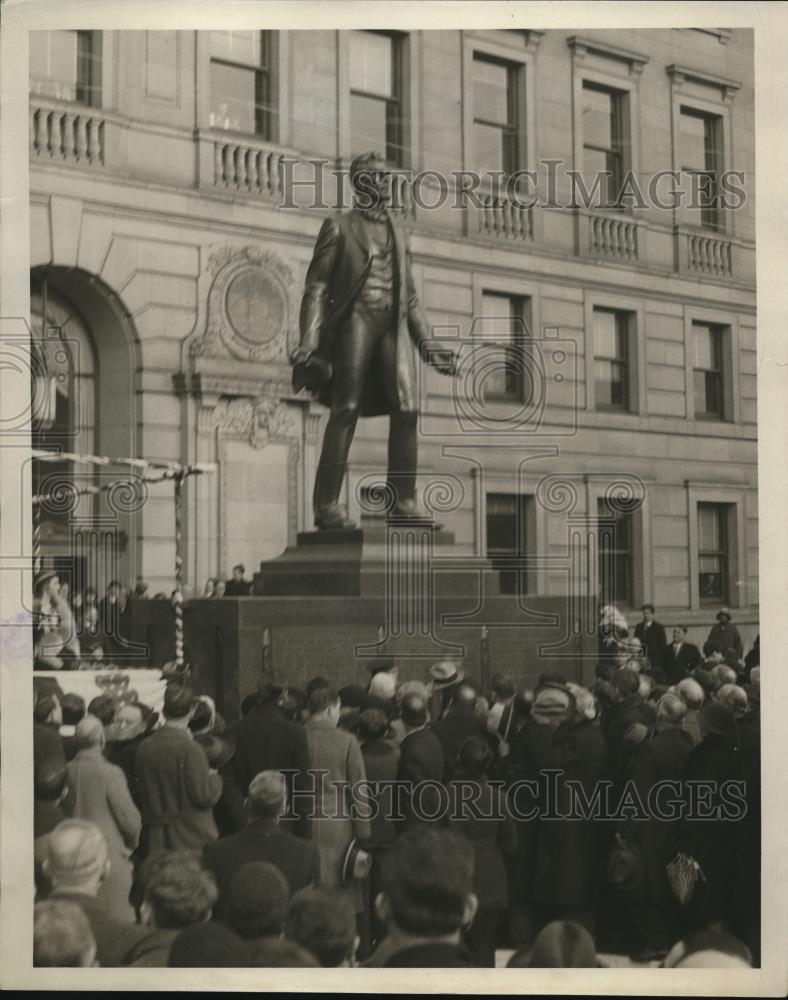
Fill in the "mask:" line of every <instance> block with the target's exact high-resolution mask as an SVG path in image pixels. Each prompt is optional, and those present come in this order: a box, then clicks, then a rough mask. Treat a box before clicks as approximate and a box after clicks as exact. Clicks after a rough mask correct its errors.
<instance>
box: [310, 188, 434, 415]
mask: <svg viewBox="0 0 788 1000" xmlns="http://www.w3.org/2000/svg"><path fill="white" fill-rule="evenodd" d="M387 218H388V222H389V225H390V226H391V231H392V237H393V240H394V254H393V260H394V267H395V272H396V273H395V275H394V279H395V281H394V287H395V295H394V302H395V308H396V317H395V323H396V329H397V362H396V364H397V393H398V397H399V408H400V410H404V411H415V410H417V409H418V391H417V383H416V367H415V365H416V359H415V351H414V345H415V346H416V347H417V348H419V349H423V345H424V342H425V341H426V340H428V339H429V328H428V325H427V320H426V317H425V315H424V311H423V309H422V306H421V302H420V301H419V296H418V294H417V292H416V286H415V284H414V281H413V274H412V270H411V263H410V255H409V253H408V249H407V243H406V236H405V232H404V230H403V228H402V226H401V224H400V223H399V222H396V221H395V220H394V219H393V218H392V217H391V216H390V215H388V213H387ZM371 263H372V241H371V227H370V223H369V222H368V220H367V218H366V216H365V215H364V213H363V212H361V211H359V210H358V209H356V208H354V209H352V210H351V211H349V212H345V213H343V214H342V215H339V216H334V217H330V218H328V219H326V220H325V222H324V223H323V225H322V227H321V229H320V233H319V234H318V237H317V242H316V244H315V249H314V252H313V255H312V262H311V264H310V265H309V270H308V271H307V275H306V283H305V289H304V297H303V299H302V302H301V316H300V328H301V347H302V349H304V350H307V351H310V352H313V353H315V354H317V355H318V356H319V357H321V358H323V359H324V360H325V361H328V362H329V363H330V364H332V365H333V358H334V351H335V345H336V343H337V339H338V338H339V337H342V335H343V332H344V330H345V328H346V326H347V324H348V321H349V319H350V316H351V313H352V311H353V306H354V304H355V301H356V299H357V298H358V295H359V293H360V291H361V289H362V288H363V287H364V282H365V281H366V280H367V276H368V275H369V270H370V267H371ZM331 391H332V382H331V381H329V382H327V383H326V384H325V385H323V386H322V387H321V388H320V390H319V391H318V393H317V395H318V399H319V400H320V402H321V403H324V404H325V405H326V406H331ZM360 412H361V415H362V416H364V417H374V416H380V415H382V414H385V413H389V412H390V409H389V404H388V401H387V393H386V391H385V387H384V384H383V380H382V379H381V376H380V373H379V372H376V371H375V369H374V366H373V367H372V369H371V370H370V371H369V373H368V375H367V379H366V382H365V385H364V391H363V394H362V399H361V408H360Z"/></svg>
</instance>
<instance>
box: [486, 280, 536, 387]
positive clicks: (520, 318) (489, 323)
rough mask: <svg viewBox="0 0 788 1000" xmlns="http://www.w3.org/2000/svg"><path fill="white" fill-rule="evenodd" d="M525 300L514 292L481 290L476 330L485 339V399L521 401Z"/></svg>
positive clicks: (523, 370)
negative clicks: (480, 309) (480, 306)
mask: <svg viewBox="0 0 788 1000" xmlns="http://www.w3.org/2000/svg"><path fill="white" fill-rule="evenodd" d="M524 310H525V302H524V300H523V299H522V298H521V297H520V296H517V295H502V294H499V293H497V292H482V315H481V317H480V320H479V322H478V323H477V325H476V331H475V332H476V333H477V334H479V335H480V336H481V337H482V338H483V339H484V343H485V356H484V359H483V363H484V365H485V371H484V378H483V380H482V381H481V382H480V389H481V391H482V393H483V394H484V397H485V399H504V400H516V401H518V402H523V401H524V400H523V390H524V378H523V376H524V372H525V359H524V356H523V351H524V343H523V341H524V338H525V333H526V327H525V315H524Z"/></svg>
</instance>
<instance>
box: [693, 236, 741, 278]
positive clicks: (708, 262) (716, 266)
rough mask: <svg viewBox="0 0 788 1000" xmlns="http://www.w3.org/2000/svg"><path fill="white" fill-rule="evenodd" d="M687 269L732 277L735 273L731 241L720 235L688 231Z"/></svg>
mask: <svg viewBox="0 0 788 1000" xmlns="http://www.w3.org/2000/svg"><path fill="white" fill-rule="evenodd" d="M685 239H686V264H687V270H689V271H695V272H698V273H700V274H711V275H718V276H719V277H730V276H731V275H732V273H733V263H732V244H731V241H730V240H728V239H725V238H723V237H720V236H706V235H704V234H702V233H686V234H685Z"/></svg>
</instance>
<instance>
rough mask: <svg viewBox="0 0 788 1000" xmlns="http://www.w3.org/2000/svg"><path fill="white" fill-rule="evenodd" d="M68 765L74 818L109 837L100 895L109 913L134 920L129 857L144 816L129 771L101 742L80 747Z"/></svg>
mask: <svg viewBox="0 0 788 1000" xmlns="http://www.w3.org/2000/svg"><path fill="white" fill-rule="evenodd" d="M67 767H68V781H69V784H70V785H71V788H72V790H73V792H74V818H75V819H85V820H88V821H89V822H90V823H95V825H96V826H97V827H98V828H99V830H101V832H102V833H103V834H104V838H105V840H106V841H107V851H108V857H109V861H110V868H109V875H108V876H107V878H106V881H105V883H104V885H103V886H102V888H101V892H100V897H101V898H103V899H104V901H105V905H106V907H107V912H108V913H109V914H110V915H112V916H114V917H117V918H118V919H119V920H123V919H126V920H133V919H134V910H133V909H132V907H131V905H130V904H129V891H130V889H131V880H132V866H131V861H130V860H129V857H130V855H131V852H132V851H133V850H134V848H135V847H136V846H137V844H138V842H139V836H140V828H141V819H140V814H139V810H138V809H137V807H136V805H135V804H134V800H133V799H132V797H131V793H130V792H129V787H128V784H127V783H126V775H125V774H124V773H123V771H121V769H120V768H119V767H116V766H115V765H114V764H110V763H109V761H108V760H105V758H104V757H103V756H102V753H101V748H100V747H98V746H95V747H88V748H85V749H84V750H80V751H79V752H78V753H77V755H76V756H75V757H74V759H73V760H72V761H71V762H70V763H69V764H68V765H67Z"/></svg>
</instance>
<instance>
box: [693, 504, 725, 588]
mask: <svg viewBox="0 0 788 1000" xmlns="http://www.w3.org/2000/svg"><path fill="white" fill-rule="evenodd" d="M727 521H728V505H727V504H722V503H699V504H698V594H699V596H700V602H701V604H724V603H726V602H727V601H728V529H727Z"/></svg>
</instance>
